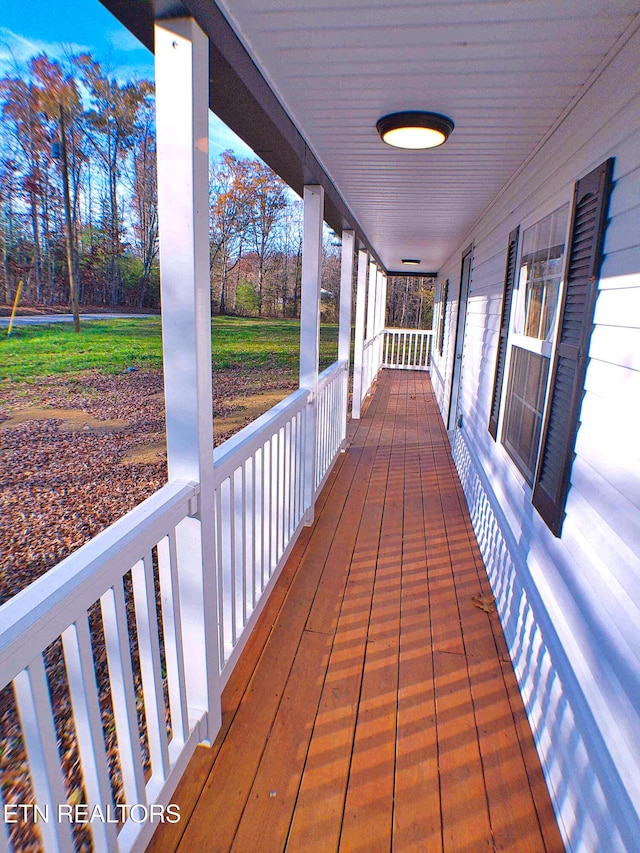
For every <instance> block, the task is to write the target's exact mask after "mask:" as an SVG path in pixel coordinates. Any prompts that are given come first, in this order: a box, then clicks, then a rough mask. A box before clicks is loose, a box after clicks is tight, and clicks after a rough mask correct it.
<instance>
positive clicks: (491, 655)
mask: <svg viewBox="0 0 640 853" xmlns="http://www.w3.org/2000/svg"><path fill="white" fill-rule="evenodd" d="M478 594H483V595H485V596H489V595H490V591H489V584H488V581H487V577H486V573H485V569H484V566H483V563H482V559H481V557H480V554H479V551H478V548H477V545H476V541H475V538H474V534H473V531H472V528H471V522H470V520H469V515H468V512H467V508H466V504H465V501H464V497H463V494H462V489H461V486H460V483H459V480H458V477H457V474H456V471H455V468H454V465H453V461H452V459H451V454H450V451H449V443H448V440H447V435H446V432H445V430H444V427H443V424H442V421H441V418H440V416H439V413H438V410H437V407H436V403H435V400H434V397H433V392H432V388H431V383H430V380H429V378H428V376H427V375H426V374H424V373H412V372H400V371H383V374H382V377H381V379H380V380H379V382H378V386H377V390H376V392H375V394H374V396H373V398H372V401H371V404H370V405H369V408H368V410H367V412H366V414H365V416H364V417H363V418H362V420H361V421H359V422H358V423H352V424H351V425H350V446H349V449H348V451H347V452H346V453H345V454H343V455H342V456H341V457H340V459H339V460H338V462H337V464H336V467H335V469H334V471H333V472H332V475H331V477H330V479H329V481H328V483H327V485H326V486H325V488H324V490H323V492H322V494H321V496H320V499H319V501H318V504H317V508H316V521H315V524H314V525H313V527H311V528H309V529H307V530H305V531H304V533H303V535H302V536H301V538H300V540H299V541H298V543H297V544H296V547H295V549H294V552H293V553H292V555H291V557H290V559H289V561H288V563H287V565H286V566H285V568H284V570H283V572H282V575H281V577H280V578H279V580H278V583H277V585H276V587H275V589H274V592H273V594H272V596H271V598H270V599H269V601H268V602H267V605H266V607H265V610H264V612H263V613H262V615H261V617H260V620H259V622H258V625H257V628H256V630H255V631H254V633H253V635H252V637H251V638H250V640H249V643H248V645H247V648H246V649H245V651H244V653H243V655H242V657H241V659H240V661H239V663H238V665H237V667H236V669H235V671H234V673H233V674H232V676H231V678H230V680H229V683H228V685H227V687H226V689H225V692H224V694H223V728H222V731H221V732H220V734H219V736H218V738H217V740H216V743H215V744H214V745H213V747H211V748H206V747H199V748H198V750H197V751H196V754H195V755H194V757H193V758H192V760H191V763H190V765H189V767H188V768H187V771H186V773H185V776H184V777H183V779H182V781H181V783H180V785H179V787H178V790H177V792H176V794H175V795H174V797H173V801H174V802H176V803H179V805H180V807H181V815H182V819H181V821H180V823H179V824H173V825H169V824H165V825H163V826H161V827H160V828H159V831H158V832H157V833H156V836H155V837H154V839H153V841H152V843H151V845H150V847H149V848H148V849H149V850H150V851H154V853H160V851H162V853H167V851H173V850H179V851H184V853H186V852H187V851H194V850H195V851H207V853H210V851H227V850H236V851H241V853H257V851H259V853H277V851H283V850H287V851H312V853H318V851H337V850H344V851H363V853H373V851H379V850H380V851H383V850H384V851H389V850H393V851H405V850H406V851H409V850H411V851H425V853H434V851H440V850H455V851H468V853H476V851H479V850H508V851H518V853H523V851H561V850H564V847H563V844H562V841H561V839H560V835H559V832H558V829H557V826H556V823H555V819H554V815H553V811H552V807H551V803H550V801H549V797H548V794H547V791H546V787H545V784H544V781H543V778H542V771H541V768H540V764H539V762H538V758H537V754H536V752H535V749H534V746H533V741H532V738H531V733H530V730H529V728H528V724H527V721H526V717H525V713H524V709H523V706H522V702H521V700H520V697H519V694H518V690H517V686H516V681H515V677H514V675H513V671H512V668H511V664H510V662H509V657H508V654H507V650H506V646H505V641H504V638H503V635H502V631H501V628H500V624H499V621H498V617H497V615H496V613H495V612H493V613H486V612H484V611H483V610H481V609H479V608H478V607H477V606H475V605H474V603H473V601H472V597H473V596H476V595H478Z"/></svg>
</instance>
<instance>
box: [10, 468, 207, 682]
mask: <svg viewBox="0 0 640 853" xmlns="http://www.w3.org/2000/svg"><path fill="white" fill-rule="evenodd" d="M196 494H197V486H196V484H194V483H190V482H174V483H168V484H167V485H166V486H163V487H162V488H161V489H159V490H158V491H157V492H155V494H153V495H151V497H149V498H147V499H146V500H145V501H143V502H142V503H141V504H139V505H138V506H137V507H135V508H134V509H132V510H131V511H130V512H128V513H127V514H126V515H125V516H123V517H122V518H120V519H118V521H116V522H115V523H114V524H112V525H110V526H109V527H107V529H106V530H103V531H102V532H101V533H98V535H97V536H95V537H94V538H93V539H91V540H90V541H89V542H87V543H86V545H83V546H82V547H81V548H79V549H78V550H77V551H75V552H74V553H73V554H70V555H69V556H68V557H67V558H66V559H64V560H62V561H61V562H60V563H58V565H57V566H54V567H53V568H52V569H50V570H49V571H48V572H46V573H45V574H44V575H42V577H40V578H38V579H37V580H35V581H34V582H33V583H31V584H29V586H28V587H26V588H25V589H23V590H22V591H21V592H19V593H18V594H17V595H15V596H13V598H11V599H9V601H7V602H5V604H3V605H2V606H1V607H0V626H1V627H0V689H1V688H2V687H4V686H5V685H6V684H8V683H9V682H10V681H11V680H12V679H13V678H15V677H16V675H17V674H18V673H19V672H21V671H22V670H23V669H24V668H25V667H26V666H27V665H28V664H29V663H30V661H31V660H32V659H33V657H34V655H36V654H38V653H39V652H41V651H43V650H44V649H46V648H47V646H49V645H50V644H51V643H52V642H53V641H54V640H55V639H56V638H57V637H59V636H60V635H61V634H62V632H63V631H65V630H66V629H67V628H68V627H69V625H71V624H72V623H73V622H74V621H75V620H76V619H77V618H78V616H79V615H80V614H81V613H82V612H83V611H85V612H86V610H87V609H88V608H89V607H91V605H92V604H93V603H94V602H95V601H97V600H98V599H99V598H100V596H101V595H102V594H103V593H104V592H106V590H107V589H109V587H110V586H112V585H113V584H114V583H115V582H116V581H117V579H118V577H121V576H122V568H121V567H122V566H123V565H126V566H128V567H129V568H130V567H131V566H134V565H135V564H136V563H137V562H138V560H140V559H142V557H143V556H144V555H145V554H147V553H148V552H149V551H150V550H151V548H153V547H154V546H155V545H157V543H158V542H159V541H160V540H161V539H162V537H163V536H165V535H166V534H167V533H168V532H169V530H170V529H171V528H172V527H175V526H176V525H177V524H178V523H179V522H180V521H181V520H182V519H183V518H186V516H187V515H188V514H189V501H190V499H191V498H193V497H195V495H196Z"/></svg>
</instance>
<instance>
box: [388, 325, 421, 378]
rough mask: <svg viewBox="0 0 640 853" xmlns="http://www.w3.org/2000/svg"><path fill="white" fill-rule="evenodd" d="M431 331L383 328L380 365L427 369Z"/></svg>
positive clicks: (397, 368)
mask: <svg viewBox="0 0 640 853" xmlns="http://www.w3.org/2000/svg"><path fill="white" fill-rule="evenodd" d="M432 337H433V332H432V331H431V330H430V329H429V330H423V329H385V330H384V342H383V348H382V367H389V368H393V369H394V370H428V369H429V364H430V360H431V341H432Z"/></svg>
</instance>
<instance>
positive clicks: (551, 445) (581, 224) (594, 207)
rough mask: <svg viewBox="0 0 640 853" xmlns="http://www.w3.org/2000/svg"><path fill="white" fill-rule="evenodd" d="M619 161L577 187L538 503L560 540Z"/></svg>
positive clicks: (535, 490)
mask: <svg viewBox="0 0 640 853" xmlns="http://www.w3.org/2000/svg"><path fill="white" fill-rule="evenodd" d="M612 173H613V158H610V159H609V160H607V161H605V162H604V163H603V164H602V165H601V166H598V168H597V169H594V170H593V172H590V173H589V174H588V175H586V176H585V177H584V178H582V179H581V180H579V181H578V182H577V184H576V186H575V192H574V197H573V211H572V219H571V229H570V232H569V251H568V253H567V263H566V267H565V288H564V295H563V298H562V306H561V309H560V321H559V327H558V341H557V344H556V350H555V355H554V362H553V370H552V374H551V392H550V395H549V403H548V406H547V412H546V415H545V423H544V429H543V434H542V445H541V450H540V456H539V461H538V470H537V472H536V480H535V483H534V488H533V497H532V502H533V505H534V506H535V508H536V509H537V510H538V512H539V513H540V515H541V516H542V518H543V519H544V521H545V522H546V524H547V525H548V527H549V528H550V530H551V531H552V533H553V534H554V535H555V536H559V535H560V532H561V530H562V523H563V521H564V516H565V504H566V500H567V493H568V491H569V478H570V474H571V466H572V464H573V458H574V447H575V441H576V433H577V431H578V423H579V421H578V419H579V417H580V406H581V404H582V397H583V392H584V378H585V373H586V370H587V361H588V355H589V342H590V339H591V332H592V330H593V311H594V308H595V302H596V296H597V291H598V279H599V277H600V266H601V264H602V244H603V242H604V233H605V230H606V227H607V215H608V210H609V196H610V194H611V176H612Z"/></svg>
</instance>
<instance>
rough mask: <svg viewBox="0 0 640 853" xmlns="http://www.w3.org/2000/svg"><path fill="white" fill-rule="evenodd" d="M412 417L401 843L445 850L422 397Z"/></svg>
mask: <svg viewBox="0 0 640 853" xmlns="http://www.w3.org/2000/svg"><path fill="white" fill-rule="evenodd" d="M410 390H411V393H410V395H409V397H410V400H411V403H412V405H411V407H410V410H409V412H408V417H407V432H406V435H407V451H406V456H405V472H406V474H405V483H404V508H405V511H404V520H403V532H402V588H401V623H400V661H399V678H398V722H397V744H396V781H395V792H394V826H393V846H394V849H397V850H406V851H421V850H428V851H430V853H438V851H441V850H442V816H441V811H440V777H439V769H438V745H437V739H436V706H435V690H434V674H433V658H432V653H431V650H432V637H431V613H430V602H429V585H428V580H427V541H426V536H425V510H424V506H423V495H422V485H421V478H420V451H419V447H418V436H419V421H420V417H421V412H419V410H418V403H417V398H418V395H419V393H420V390H419V383H416V382H415V380H414V382H413V383H412V385H411V388H410Z"/></svg>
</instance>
